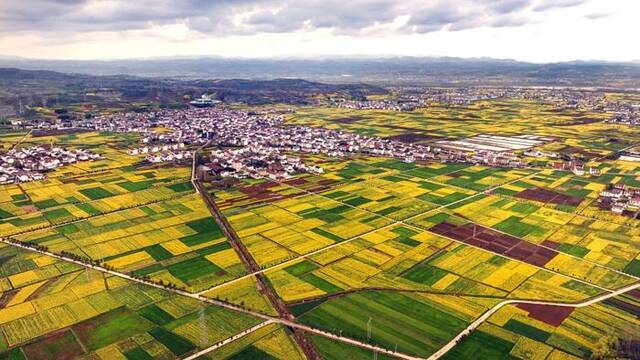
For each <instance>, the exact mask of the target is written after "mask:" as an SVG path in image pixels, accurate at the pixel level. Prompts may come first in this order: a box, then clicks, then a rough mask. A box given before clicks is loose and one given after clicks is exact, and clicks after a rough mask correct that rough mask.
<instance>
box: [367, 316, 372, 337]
mask: <svg viewBox="0 0 640 360" xmlns="http://www.w3.org/2000/svg"><path fill="white" fill-rule="evenodd" d="M367 341H371V316H369V321H367Z"/></svg>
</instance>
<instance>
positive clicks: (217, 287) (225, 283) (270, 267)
mask: <svg viewBox="0 0 640 360" xmlns="http://www.w3.org/2000/svg"><path fill="white" fill-rule="evenodd" d="M536 174H537V173H535V174H529V175H526V176H523V177H520V178H518V179H515V180H513V181H510V182H508V183H504V184H501V185H499V186H495V187H493V188H490V189H491V190H495V189H497V188H499V187H500V186H504V185H507V184H511V183H513V182H516V181H519V180H522V179H524V178H527V177H530V176H535V175H536ZM282 185H285V186H288V187H294V186H292V185H289V184H284V183H282ZM294 188H295V187H294ZM300 190H302V191H303V192H306V193H307V194H310V195H317V196H321V197H322V195H320V194H318V193H315V192H311V191H307V190H304V189H300ZM482 194H483V193H482V192H478V193H475V194H471V195H469V196H467V197H465V198H462V199H459V200H456V201H452V202H450V203H447V204H444V205H440V206H438V207H435V208H433V209H429V210H425V211H423V212H420V213H417V214H415V215H412V216H410V217H408V218H406V219H404V220H401V221H399V220H396V219H393V218H388V217H387V218H388V219H390V220H391V221H392V223H390V224H388V225H385V226H381V227H379V228H376V229H372V230H369V231H367V232H365V233H362V234H360V235H357V236H353V237H351V238H348V239H345V240H344V241H341V242H337V243H335V244H331V245H329V246H325V247H323V248H320V249H317V250H314V251H311V252H308V253H306V254H303V255H300V256H298V257H294V258H292V259H289V260H286V261H284V262H281V263H280V264H276V265H272V266H269V267H266V268H263V269H260V270H258V271H256V272H255V273H250V274H247V275H244V276H241V277H239V278H236V279H233V280H229V281H227V282H224V283H222V284H218V285H215V286H212V287H210V288H208V289H205V290H203V291H200V292H199V293H198V294H200V295H201V294H204V293H207V292H209V291H212V290H215V289H219V288H222V287H224V286H227V285H230V284H233V283H235V282H237V281H240V280H244V279H246V278H248V277H251V276H253V275H255V274H257V273H265V272H267V271H271V270H275V269H279V268H282V267H285V266H287V265H290V264H293V263H295V262H297V261H299V260H301V259H305V258H308V257H311V256H313V255H316V254H319V253H322V252H324V251H327V250H330V249H333V248H335V247H339V246H342V245H344V244H348V243H350V242H352V241H354V240H357V239H358V238H360V237H361V236H364V235H368V234H372V233H375V232H377V231H380V230H384V229H388V228H390V227H393V226H396V225H398V224H403V223H402V222H403V221H409V220H412V219H415V218H417V217H420V216H425V215H427V214H431V213H434V212H438V211H440V210H443V209H445V208H447V207H449V206H452V205H456V204H458V203H461V202H463V201H468V200H470V199H473V198H475V197H477V196H480V195H482ZM325 198H326V197H325ZM330 200H331V201H334V202H339V201H338V200H335V199H330ZM340 203H341V202H340ZM345 205H347V206H349V207H352V208H353V207H354V206H353V205H350V204H345ZM365 211H366V210H365ZM376 216H381V215H379V214H376ZM403 225H404V224H403ZM407 226H409V227H412V228H415V229H418V230H420V231H423V229H420V228H417V227H415V226H414V225H410V224H409V225H407Z"/></svg>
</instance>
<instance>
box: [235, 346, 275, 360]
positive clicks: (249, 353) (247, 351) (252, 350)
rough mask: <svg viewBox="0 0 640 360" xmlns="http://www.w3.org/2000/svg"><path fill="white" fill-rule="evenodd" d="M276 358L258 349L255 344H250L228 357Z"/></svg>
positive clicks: (260, 359) (253, 359)
mask: <svg viewBox="0 0 640 360" xmlns="http://www.w3.org/2000/svg"><path fill="white" fill-rule="evenodd" d="M258 359H259V360H276V358H274V357H273V356H271V355H269V354H267V353H266V352H264V351H262V350H260V349H258V348H257V347H255V346H253V345H249V346H247V347H245V348H244V349H242V350H240V351H239V352H237V353H236V354H234V355H232V356H231V357H229V358H228V360H258Z"/></svg>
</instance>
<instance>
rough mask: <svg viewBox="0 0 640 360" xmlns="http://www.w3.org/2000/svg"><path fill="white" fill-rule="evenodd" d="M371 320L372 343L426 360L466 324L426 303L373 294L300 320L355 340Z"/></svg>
mask: <svg viewBox="0 0 640 360" xmlns="http://www.w3.org/2000/svg"><path fill="white" fill-rule="evenodd" d="M369 317H371V319H372V342H373V343H375V344H380V345H381V346H383V347H386V348H394V347H395V346H396V344H397V346H398V350H399V351H401V352H404V353H409V354H415V355H419V356H428V355H429V354H431V353H433V352H434V351H435V350H437V349H438V348H439V347H441V346H442V345H444V344H445V343H446V342H447V341H448V340H449V339H451V338H452V337H453V336H455V335H456V334H457V333H458V332H460V331H461V330H462V329H463V328H464V327H465V326H466V325H467V323H468V322H467V320H463V319H462V318H460V317H456V316H454V315H452V314H451V313H447V312H445V311H443V310H441V309H439V308H438V307H436V306H434V305H433V304H430V303H428V302H427V301H418V300H416V299H415V298H413V297H410V296H406V295H403V294H399V293H393V292H385V291H377V292H367V293H357V294H349V295H346V296H343V297H340V298H336V299H331V300H329V301H327V302H325V303H323V304H322V305H320V306H318V307H316V308H315V309H313V310H311V311H309V312H307V313H306V314H304V315H303V316H302V317H301V318H300V319H301V321H302V322H304V323H306V324H309V325H311V326H316V327H319V328H323V329H326V330H329V331H334V332H336V331H339V330H342V331H343V335H345V336H349V337H352V338H355V339H364V340H366V338H367V323H368V321H369Z"/></svg>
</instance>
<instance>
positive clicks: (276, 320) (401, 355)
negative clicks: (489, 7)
mask: <svg viewBox="0 0 640 360" xmlns="http://www.w3.org/2000/svg"><path fill="white" fill-rule="evenodd" d="M0 242H2V243H4V244H7V245H10V246H14V247H18V248H21V249H23V250H27V251H31V252H36V253H39V254H42V255H47V256H51V257H53V258H56V259H58V260H62V261H65V262H69V263H73V264H76V265H79V266H82V267H85V268H87V269H90V270H95V271H100V272H102V273H105V274H109V275H113V276H117V277H119V278H123V279H125V280H129V281H131V282H135V283H138V284H143V285H147V286H151V287H155V288H157V289H161V290H165V291H169V292H171V293H174V294H177V295H180V296H186V297H190V298H192V299H195V300H198V301H201V302H204V303H208V304H211V305H215V306H220V307H222V308H225V309H227V310H231V311H235V312H239V313H243V314H246V315H251V316H254V317H256V318H259V319H262V320H264V321H271V322H273V323H279V324H282V325H285V326H288V327H290V328H293V329H298V330H301V331H304V332H308V333H313V334H315V335H318V336H323V337H326V338H330V339H334V340H337V341H340V342H343V343H347V344H351V345H355V346H358V347H361V348H365V349H369V350H372V351H375V352H377V353H381V354H385V355H389V356H394V357H397V358H400V359H406V360H418V359H421V358H419V357H416V356H413V355H408V354H404V353H401V352H396V351H393V350H388V349H385V348H383V347H380V346H376V345H371V344H369V343H365V342H362V341H359V340H354V339H350V338H347V337H344V336H338V335H335V334H333V333H330V332H328V331H324V330H321V329H316V328H313V327H310V326H307V325H303V324H300V323H297V322H295V321H292V320H288V319H282V318H279V317H273V316H269V315H265V314H262V313H259V312H257V311H253V310H249V309H246V308H243V307H240V306H237V305H233V304H229V303H226V302H223V301H218V300H215V299H211V298H208V297H205V296H201V295H198V294H194V293H190V292H188V291H184V290H180V289H175V288H170V287H167V286H165V285H160V284H158V283H154V282H151V281H146V280H143V279H140V278H136V277H133V276H130V275H127V274H124V273H121V272H118V271H114V270H110V269H107V268H105V267H102V266H99V265H93V264H88V263H85V262H82V261H79V260H76V259H73V258H70V257H67V256H62V255H58V254H55V253H52V252H50V251H45V250H39V249H36V248H33V247H31V246H27V245H25V244H22V243H19V242H15V241H9V240H7V239H4V238H0Z"/></svg>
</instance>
